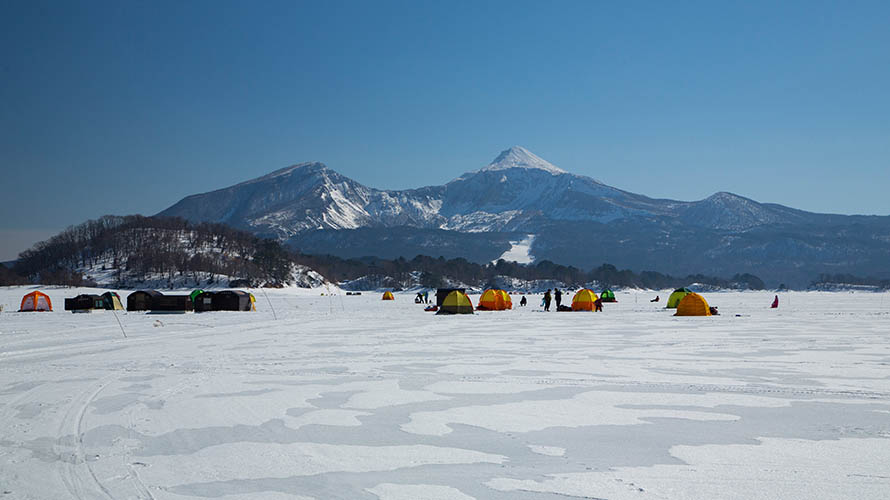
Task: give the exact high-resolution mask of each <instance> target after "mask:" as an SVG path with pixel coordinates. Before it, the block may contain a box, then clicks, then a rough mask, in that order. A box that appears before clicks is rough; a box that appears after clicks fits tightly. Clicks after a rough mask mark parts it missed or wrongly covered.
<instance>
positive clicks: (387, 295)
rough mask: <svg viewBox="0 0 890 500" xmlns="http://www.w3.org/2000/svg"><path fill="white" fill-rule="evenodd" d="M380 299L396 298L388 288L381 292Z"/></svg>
mask: <svg viewBox="0 0 890 500" xmlns="http://www.w3.org/2000/svg"><path fill="white" fill-rule="evenodd" d="M382 300H396V298H395V297H393V296H392V292H390V291H389V290H387V291H385V292H383V299H382Z"/></svg>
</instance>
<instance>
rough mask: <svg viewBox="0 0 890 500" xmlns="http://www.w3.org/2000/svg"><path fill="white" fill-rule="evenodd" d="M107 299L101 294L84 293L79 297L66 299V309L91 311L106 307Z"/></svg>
mask: <svg viewBox="0 0 890 500" xmlns="http://www.w3.org/2000/svg"><path fill="white" fill-rule="evenodd" d="M104 303H105V299H104V298H103V297H102V296H101V295H95V294H89V293H84V294H80V295H78V296H77V297H74V298H70V299H65V310H66V311H91V310H93V309H105V306H104Z"/></svg>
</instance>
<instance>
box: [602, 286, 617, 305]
mask: <svg viewBox="0 0 890 500" xmlns="http://www.w3.org/2000/svg"><path fill="white" fill-rule="evenodd" d="M600 300H602V301H603V302H618V299H616V298H615V292H613V291H612V290H609V289H608V288H606V289H604V290H603V293H601V294H600Z"/></svg>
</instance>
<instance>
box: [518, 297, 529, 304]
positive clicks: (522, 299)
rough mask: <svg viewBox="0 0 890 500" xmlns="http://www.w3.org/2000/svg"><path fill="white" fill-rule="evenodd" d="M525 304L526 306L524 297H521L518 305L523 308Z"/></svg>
mask: <svg viewBox="0 0 890 500" xmlns="http://www.w3.org/2000/svg"><path fill="white" fill-rule="evenodd" d="M526 304H528V301H527V300H525V295H523V296H522V298H521V299H519V305H520V306H522V307H525V305H526Z"/></svg>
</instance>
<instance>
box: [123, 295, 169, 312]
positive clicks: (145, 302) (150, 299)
mask: <svg viewBox="0 0 890 500" xmlns="http://www.w3.org/2000/svg"><path fill="white" fill-rule="evenodd" d="M163 296H164V294H163V293H161V292H159V291H157V290H138V291H135V292H133V293H131V294H130V295H127V310H128V311H151V310H152V308H153V306H154V302H155V300H156V299H157V298H158V297H163Z"/></svg>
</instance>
